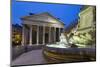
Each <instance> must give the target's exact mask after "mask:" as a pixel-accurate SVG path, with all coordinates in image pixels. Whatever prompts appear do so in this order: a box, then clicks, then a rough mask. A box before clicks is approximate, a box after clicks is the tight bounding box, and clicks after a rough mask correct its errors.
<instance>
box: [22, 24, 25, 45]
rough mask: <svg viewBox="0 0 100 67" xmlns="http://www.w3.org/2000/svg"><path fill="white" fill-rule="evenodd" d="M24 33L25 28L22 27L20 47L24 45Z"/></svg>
mask: <svg viewBox="0 0 100 67" xmlns="http://www.w3.org/2000/svg"><path fill="white" fill-rule="evenodd" d="M24 31H25V27H24V25H23V27H22V46H24V45H25V33H24Z"/></svg>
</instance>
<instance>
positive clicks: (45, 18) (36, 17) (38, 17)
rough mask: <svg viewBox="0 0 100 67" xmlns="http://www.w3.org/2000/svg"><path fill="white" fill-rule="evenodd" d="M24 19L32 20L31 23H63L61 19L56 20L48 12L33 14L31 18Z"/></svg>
mask: <svg viewBox="0 0 100 67" xmlns="http://www.w3.org/2000/svg"><path fill="white" fill-rule="evenodd" d="M22 19H26V20H31V21H42V22H48V23H49V22H50V23H61V24H64V23H62V22H61V21H59V19H57V18H55V17H54V16H52V15H51V14H49V13H48V12H44V13H40V14H33V15H29V16H25V17H23V18H22Z"/></svg>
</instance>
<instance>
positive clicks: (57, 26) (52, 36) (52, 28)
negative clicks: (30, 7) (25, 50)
mask: <svg viewBox="0 0 100 67" xmlns="http://www.w3.org/2000/svg"><path fill="white" fill-rule="evenodd" d="M21 20H22V24H23V33H22V45H25V44H29V45H34V44H35V45H45V44H48V43H55V42H57V41H59V36H60V34H61V32H62V31H63V28H64V24H63V23H62V22H61V21H59V20H58V19H57V18H54V17H53V16H52V15H51V14H49V13H47V12H45V13H40V14H33V15H32V14H31V15H29V16H25V17H23V18H21Z"/></svg>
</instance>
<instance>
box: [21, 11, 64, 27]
mask: <svg viewBox="0 0 100 67" xmlns="http://www.w3.org/2000/svg"><path fill="white" fill-rule="evenodd" d="M43 13H47V14H48V15H50V16H51V17H52V18H54V19H55V20H57V21H59V22H60V23H62V24H63V25H65V24H64V23H63V22H62V21H60V20H59V19H57V18H55V17H54V16H53V15H51V14H50V13H49V12H43ZM43 13H39V14H43ZM39 14H34V15H29V16H24V17H22V18H21V19H26V18H27V17H32V16H36V15H39ZM26 20H28V19H26ZM31 21H36V20H31ZM41 22H44V21H41Z"/></svg>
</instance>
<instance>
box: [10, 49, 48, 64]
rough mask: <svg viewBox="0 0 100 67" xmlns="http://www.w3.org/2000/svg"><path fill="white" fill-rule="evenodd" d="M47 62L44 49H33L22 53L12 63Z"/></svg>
mask: <svg viewBox="0 0 100 67" xmlns="http://www.w3.org/2000/svg"><path fill="white" fill-rule="evenodd" d="M45 63H47V62H46V60H45V58H44V57H43V54H42V49H38V50H32V51H30V52H27V53H24V54H22V55H20V56H19V57H18V58H16V59H15V60H13V61H12V63H11V65H12V66H13V65H29V64H45Z"/></svg>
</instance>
